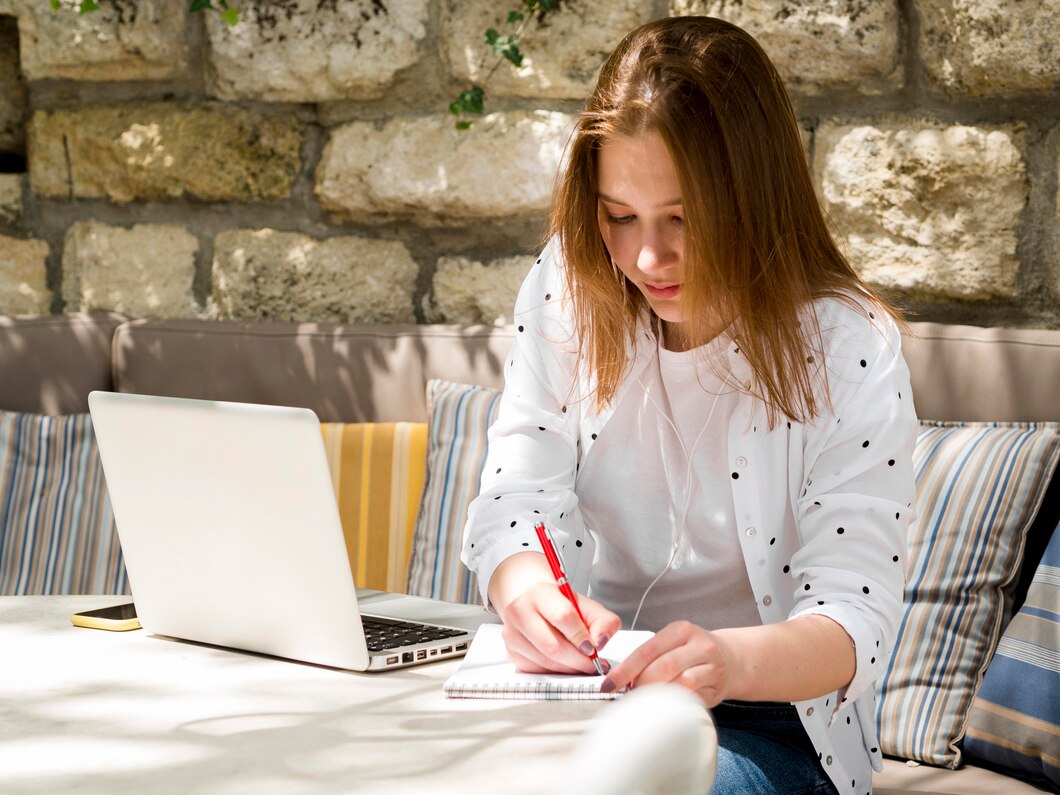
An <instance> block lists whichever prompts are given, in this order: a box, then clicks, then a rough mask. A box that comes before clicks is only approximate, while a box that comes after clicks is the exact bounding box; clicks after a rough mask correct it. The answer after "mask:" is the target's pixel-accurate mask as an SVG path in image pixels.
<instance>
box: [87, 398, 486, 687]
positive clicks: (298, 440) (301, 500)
mask: <svg viewBox="0 0 1060 795" xmlns="http://www.w3.org/2000/svg"><path fill="white" fill-rule="evenodd" d="M88 404H89V410H90V411H91V414H92V424H93V426H94V429H95V434H96V439H97V441H98V443H99V453H100V457H101V458H102V461H103V471H104V474H105V475H106V478H107V489H108V491H109V493H110V499H111V504H112V506H113V508H114V517H115V520H116V523H117V528H118V537H119V539H120V541H121V547H122V553H123V556H124V558H125V566H126V569H127V571H128V574H129V585H130V587H131V589H132V593H133V601H134V602H135V604H136V612H137V615H138V616H139V618H140V623H141V625H142V626H143V627H144V629H145V630H147V631H148V632H151V633H155V634H158V635H166V636H170V637H174V638H182V639H185V640H191V641H197V642H200V643H208V644H213V645H217V646H227V647H231V648H236V649H244V650H247V651H253V652H260V653H263V654H270V655H275V656H277V657H286V658H290V659H293V660H300V661H304V662H310V663H316V664H319V665H327V666H333V667H336V668H347V669H351V670H356V671H370V670H380V669H388V668H400V667H403V666H406V665H414V664H417V663H423V662H431V661H433V660H438V659H441V658H444V657H456V656H460V655H462V654H464V652H466V651H467V647H468V645H469V644H470V642H471V639H472V637H473V636H474V632H475V629H476V628H477V627H478V626H479V625H480V624H482V623H483V622H484V621H496V618H495V617H493V616H491V615H490V614H489V613H488V612H487V611H485V610H483V609H482V608H479V607H475V606H470V605H458V604H451V603H448V602H439V601H435V600H430V599H419V598H416V597H412V596H405V595H402V594H392V593H386V592H382V591H369V590H359V589H357V588H356V587H355V586H354V582H353V576H352V574H351V572H350V564H349V558H348V556H347V552H346V543H345V539H344V537H343V532H342V525H341V523H340V521H339V512H338V505H337V502H336V499H335V492H334V488H333V486H332V480H331V475H330V471H329V469H328V464H327V458H326V456H325V452H324V442H323V437H322V435H321V432H320V422H319V420H318V419H317V417H316V415H315V414H314V413H313V412H312V411H310V410H309V409H299V408H283V407H277V406H261V405H251V404H244V403H224V402H216V401H204V400H186V399H181V398H163V397H152V396H147V395H128V394H118V393H114V392H92V393H91V394H90V395H89V397H88Z"/></svg>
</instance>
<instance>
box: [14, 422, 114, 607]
mask: <svg viewBox="0 0 1060 795" xmlns="http://www.w3.org/2000/svg"><path fill="white" fill-rule="evenodd" d="M128 592H129V582H128V579H127V578H126V576H125V566H124V564H123V563H122V557H121V548H120V547H119V545H118V536H117V533H116V532H115V528H114V514H113V513H112V512H111V508H110V500H109V499H108V498H107V489H106V485H105V484H104V480H103V466H102V464H101V463H100V460H99V452H98V451H97V449H96V439H95V436H94V435H93V433H92V420H91V418H90V417H89V415H88V414H68V415H63V416H49V415H44V414H25V413H19V412H7V411H0V594H5V595H10V594H79V593H107V594H119V593H120V594H124V593H128Z"/></svg>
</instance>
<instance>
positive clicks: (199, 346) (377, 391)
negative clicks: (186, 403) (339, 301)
mask: <svg viewBox="0 0 1060 795" xmlns="http://www.w3.org/2000/svg"><path fill="white" fill-rule="evenodd" d="M511 340H512V331H511V330H510V329H496V328H493V327H490V326H464V327H456V326H429V325H423V326H415V325H379V326H372V325H351V326H341V325H332V324H324V323H301V324H295V323H237V322H213V321H200V320H180V321H177V320H170V321H148V320H137V321H134V322H131V323H128V324H126V325H124V326H122V327H121V328H120V329H118V331H117V332H116V334H115V338H114V368H115V384H116V387H117V389H118V391H120V392H138V393H141V394H154V395H170V396H173V397H190V398H201V399H208V400H236V401H242V402H248V403H273V404H279V405H288V406H304V407H307V408H311V409H313V411H315V412H316V413H317V416H319V417H320V419H321V421H323V422H400V421H407V422H425V421H426V419H427V403H426V397H425V385H426V383H427V380H428V379H430V378H437V377H445V378H447V379H450V380H455V381H462V382H466V383H479V384H486V385H491V386H499V385H500V383H501V372H502V368H503V362H504V359H505V356H506V354H507V352H508V348H509V347H510V346H511Z"/></svg>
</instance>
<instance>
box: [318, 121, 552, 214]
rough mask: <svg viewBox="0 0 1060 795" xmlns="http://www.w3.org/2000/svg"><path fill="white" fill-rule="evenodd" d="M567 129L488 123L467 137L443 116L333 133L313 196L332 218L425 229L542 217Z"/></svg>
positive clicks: (363, 124)
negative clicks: (407, 223)
mask: <svg viewBox="0 0 1060 795" xmlns="http://www.w3.org/2000/svg"><path fill="white" fill-rule="evenodd" d="M570 122H571V119H570V117H569V116H567V115H566V114H563V113H556V112H550V111H516V112H511V113H493V114H489V115H487V116H484V117H482V119H480V120H478V121H476V122H475V123H474V125H473V126H472V128H471V129H470V130H457V129H455V127H454V124H453V117H452V116H449V115H442V114H439V115H436V116H422V117H402V118H396V119H392V120H390V121H388V122H386V123H382V124H375V123H372V122H361V121H356V122H351V123H349V124H346V125H343V126H341V127H338V128H336V129H335V130H333V131H332V134H331V138H330V140H329V141H328V143H327V145H326V147H325V148H324V153H323V155H322V157H321V160H320V165H319V166H318V168H317V174H316V194H317V196H318V197H319V199H320V202H321V204H322V205H323V206H324V208H325V209H327V210H328V211H330V212H332V213H334V214H335V215H336V216H337V217H339V218H349V219H353V220H357V221H361V222H369V223H373V222H383V221H388V220H394V219H414V220H416V221H417V222H418V223H422V224H423V225H425V226H448V225H452V224H454V223H456V224H467V223H469V222H471V221H474V220H478V219H480V218H485V217H515V216H522V217H527V216H538V215H543V214H545V213H547V211H548V207H549V202H550V199H551V193H552V186H553V182H554V179H555V175H556V171H557V169H558V168H559V165H560V159H561V156H562V150H563V146H564V144H565V143H566V140H567V136H568V134H569V130H570Z"/></svg>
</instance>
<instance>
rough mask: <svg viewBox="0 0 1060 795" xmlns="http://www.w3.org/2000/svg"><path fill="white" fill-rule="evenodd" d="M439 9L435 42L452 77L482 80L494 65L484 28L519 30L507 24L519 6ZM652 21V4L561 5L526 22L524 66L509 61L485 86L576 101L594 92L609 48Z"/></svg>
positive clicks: (463, 0)
mask: <svg viewBox="0 0 1060 795" xmlns="http://www.w3.org/2000/svg"><path fill="white" fill-rule="evenodd" d="M441 5H442V8H441V30H442V34H441V36H439V41H440V42H441V43H442V47H443V55H444V57H445V58H446V60H447V61H448V63H449V70H450V73H451V74H452V75H453V76H454V77H456V78H457V79H458V80H461V81H467V82H475V83H479V82H481V81H483V80H484V79H485V77H486V74H487V73H488V72H489V71H490V69H492V68H493V65H494V64H495V63H496V61H497V58H496V56H495V55H493V53H492V51H491V49H490V47H489V45H488V44H487V43H486V35H485V34H486V31H487V30H488V29H489V28H493V29H495V30H496V31H497V32H498V33H500V34H501V35H502V36H507V35H511V34H512V33H514V32H515V31H516V30H517V29H518V28H519V25H518V24H514V25H509V24H507V23H506V20H507V16H508V11H509V10H511V9H514V8H515V7H516V6H518V5H520V4H519V3H509V4H504V3H497V2H494V0H447V2H445V3H443V4H441ZM509 7H510V8H509ZM653 16H654V15H653V14H652V12H651V4H650V3H644V2H641V0H613V1H612V2H607V3H595V2H589V3H586V2H568V3H563V4H562V5H561V6H560V7H559V10H558V11H555V12H553V13H550V14H548V15H546V16H544V17H540V18H535V19H532V20H529V21H528V22H527V24H526V26H525V27H524V28H523V33H522V34H521V35H520V49H521V51H522V53H523V56H524V58H523V64H522V66H520V67H519V68H516V67H514V66H513V65H512V64H510V63H509V62H507V61H505V62H504V63H502V64H501V65H500V66H498V67H497V70H496V71H495V72H494V73H493V75H492V76H491V77H490V79H489V82H488V83H487V84H486V87H485V88H486V93H487V96H489V95H495V96H516V97H555V98H572V99H581V98H582V97H585V96H586V95H587V94H588V93H589V92H590V91H591V90H592V88H593V86H594V85H595V83H596V77H597V75H598V74H599V72H600V66H601V65H602V64H603V62H604V61H605V60H606V59H607V56H608V55H609V54H610V52H611V50H613V49H614V48H615V46H616V45H617V44H618V43H619V42H620V41H622V39H623V38H624V37H625V35H626V34H627V33H629V32H630V31H631V30H633V29H634V28H636V27H639V26H640V25H643V24H644V23H646V22H649V21H650V20H651V19H652V18H653Z"/></svg>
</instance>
